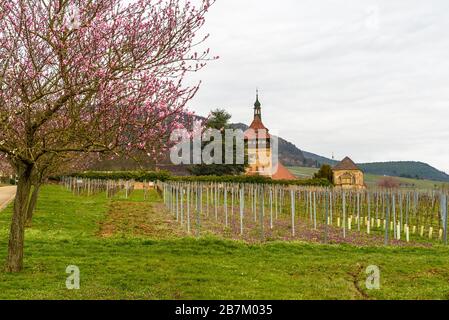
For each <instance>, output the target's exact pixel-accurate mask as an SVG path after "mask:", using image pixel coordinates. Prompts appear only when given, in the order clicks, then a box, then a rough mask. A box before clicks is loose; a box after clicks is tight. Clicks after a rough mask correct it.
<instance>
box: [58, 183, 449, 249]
mask: <svg viewBox="0 0 449 320" xmlns="http://www.w3.org/2000/svg"><path fill="white" fill-rule="evenodd" d="M61 183H62V184H64V185H65V186H66V188H68V189H70V190H72V191H73V192H74V193H75V194H82V193H83V194H87V195H91V194H95V193H99V192H105V194H106V196H107V197H112V196H114V194H116V193H117V192H119V191H121V192H123V194H124V196H125V197H128V196H129V195H130V194H131V192H132V191H133V189H134V185H135V183H134V181H127V180H126V181H125V180H90V179H80V178H73V177H71V178H64V179H62V182H61ZM141 186H142V189H143V196H144V198H146V195H147V193H148V190H149V189H150V187H156V188H157V189H158V191H159V193H160V195H161V197H162V198H163V202H164V204H165V207H166V211H167V214H169V215H171V218H172V219H173V220H174V221H176V222H177V223H179V224H180V225H181V226H182V228H184V229H185V230H186V231H187V232H188V233H190V234H193V235H196V236H200V235H201V234H203V233H212V234H217V235H221V236H224V237H226V238H231V239H240V240H245V241H248V242H260V241H269V240H302V241H312V242H321V243H350V244H355V245H398V246H399V245H421V246H428V245H431V244H433V243H443V244H447V224H448V223H447V221H448V220H447V213H448V201H447V199H448V194H447V193H445V192H436V191H428V192H422V191H403V190H394V191H392V190H390V191H387V190H366V191H342V190H335V189H331V188H326V187H304V186H283V185H268V184H237V183H213V182H177V181H166V182H160V181H159V182H156V183H154V184H153V183H151V184H150V183H148V182H144V183H142V184H141Z"/></svg>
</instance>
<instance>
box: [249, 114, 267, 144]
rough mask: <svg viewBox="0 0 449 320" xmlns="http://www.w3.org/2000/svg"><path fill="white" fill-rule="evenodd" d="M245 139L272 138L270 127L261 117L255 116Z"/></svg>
mask: <svg viewBox="0 0 449 320" xmlns="http://www.w3.org/2000/svg"><path fill="white" fill-rule="evenodd" d="M244 135H245V139H257V138H259V139H268V138H270V134H269V133H268V129H267V128H266V127H265V126H264V125H263V123H262V120H260V118H258V117H255V118H254V120H253V122H252V123H251V125H250V126H249V128H248V130H246V131H245V133H244Z"/></svg>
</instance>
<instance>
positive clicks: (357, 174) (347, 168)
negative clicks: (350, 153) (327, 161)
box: [332, 157, 366, 189]
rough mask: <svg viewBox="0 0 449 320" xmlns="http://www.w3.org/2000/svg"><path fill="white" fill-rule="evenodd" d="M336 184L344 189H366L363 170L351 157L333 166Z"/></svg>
mask: <svg viewBox="0 0 449 320" xmlns="http://www.w3.org/2000/svg"><path fill="white" fill-rule="evenodd" d="M332 171H333V178H334V184H335V186H336V187H340V188H343V189H365V188H366V186H365V182H364V177H363V172H362V170H360V168H359V167H357V165H356V164H355V163H354V161H352V160H351V159H350V158H349V157H346V158H344V159H343V160H342V161H341V162H339V163H338V164H337V165H335V166H334V167H333V168H332Z"/></svg>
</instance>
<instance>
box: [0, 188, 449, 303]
mask: <svg viewBox="0 0 449 320" xmlns="http://www.w3.org/2000/svg"><path fill="white" fill-rule="evenodd" d="M160 201H161V200H160V199H159V198H158V196H157V194H156V193H155V192H153V193H152V194H151V196H150V199H149V200H147V201H143V194H142V192H141V191H135V192H134V193H133V194H132V197H131V198H130V199H123V197H122V196H121V195H118V196H117V197H116V198H115V199H112V200H108V199H106V197H105V195H104V194H99V195H96V196H93V197H84V196H74V195H72V194H71V193H70V192H68V191H67V190H65V189H64V188H62V187H59V186H55V185H51V186H46V187H45V188H44V189H43V190H42V196H41V198H40V199H39V202H38V205H37V212H36V215H35V218H34V222H33V226H32V227H31V228H29V229H27V232H26V248H25V270H24V271H23V272H22V273H19V274H8V273H5V272H4V271H3V269H1V270H0V299H449V248H447V247H442V246H435V247H432V248H409V247H407V248H404V247H396V248H385V247H363V248H359V247H353V246H349V245H320V244H313V245H312V244H306V243H299V242H298V243H285V242H268V243H265V244H252V245H249V244H245V243H243V242H238V241H230V240H223V239H220V238H218V237H217V236H212V235H203V236H202V237H200V238H198V239H197V238H194V237H191V236H188V235H187V234H185V231H183V230H182V229H180V228H179V226H178V225H177V224H175V223H174V222H173V221H172V219H171V218H170V216H167V215H166V213H165V212H164V211H163V207H162V205H161V203H160ZM10 215H11V206H10V207H8V208H7V209H5V210H4V211H3V212H1V213H0V260H1V261H4V260H5V258H6V254H7V243H8V230H9V223H10ZM68 265H76V266H78V267H79V268H80V270H81V289H80V290H67V289H66V288H65V281H66V277H67V276H68V275H67V274H66V273H65V270H66V267H67V266H68ZM368 265H377V266H379V268H380V270H381V285H380V289H379V290H367V289H365V279H366V274H365V268H366V267H367V266H368Z"/></svg>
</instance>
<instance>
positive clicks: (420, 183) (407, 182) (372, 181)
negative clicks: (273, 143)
mask: <svg viewBox="0 0 449 320" xmlns="http://www.w3.org/2000/svg"><path fill="white" fill-rule="evenodd" d="M288 169H289V170H290V171H291V172H292V173H293V174H294V175H296V176H297V177H299V178H310V177H312V176H313V174H314V173H316V172H317V171H318V169H316V168H307V167H288ZM364 176H365V183H366V184H367V186H368V187H375V186H376V185H377V183H378V182H379V180H380V179H382V178H383V176H378V175H374V174H365V175H364ZM397 179H398V180H399V181H400V182H401V184H403V185H404V186H406V187H407V188H413V189H415V188H416V189H420V190H429V189H434V188H435V187H439V186H441V185H442V184H443V182H439V181H431V180H419V179H410V178H401V177H398V178H397Z"/></svg>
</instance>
